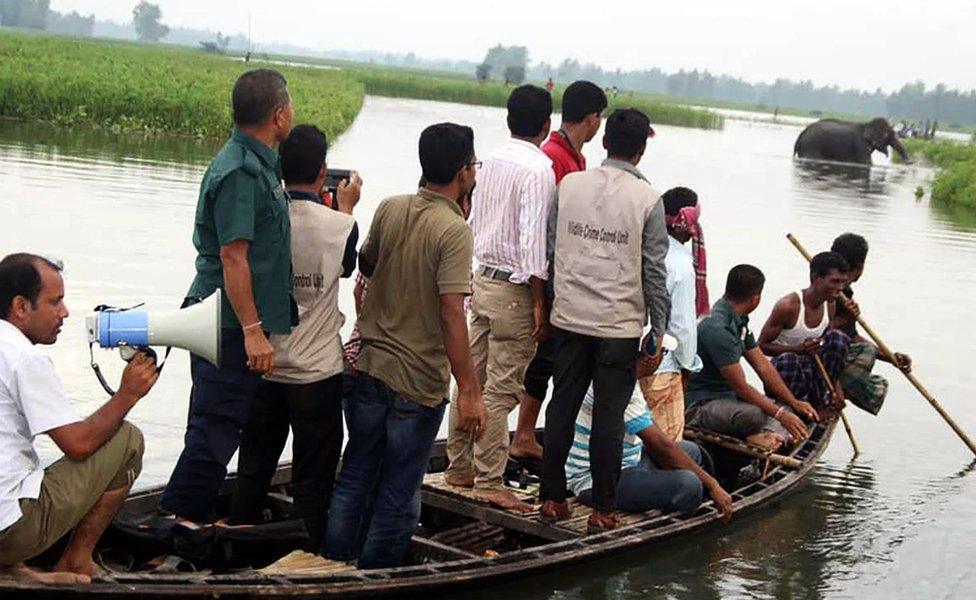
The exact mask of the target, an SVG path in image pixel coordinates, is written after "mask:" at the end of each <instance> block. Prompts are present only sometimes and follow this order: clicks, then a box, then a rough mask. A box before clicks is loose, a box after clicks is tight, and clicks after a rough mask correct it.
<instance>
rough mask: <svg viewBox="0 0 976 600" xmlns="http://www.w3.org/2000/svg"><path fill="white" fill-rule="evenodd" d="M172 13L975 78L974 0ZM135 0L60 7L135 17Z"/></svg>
mask: <svg viewBox="0 0 976 600" xmlns="http://www.w3.org/2000/svg"><path fill="white" fill-rule="evenodd" d="M157 3H158V4H159V5H160V6H161V8H162V10H163V21H164V22H165V23H168V24H171V25H182V26H187V27H201V28H211V29H214V30H218V29H219V30H221V31H224V32H225V33H226V32H234V31H241V32H246V30H247V14H248V11H250V12H251V15H252V38H253V40H254V41H255V43H261V42H272V41H286V42H293V43H296V44H300V45H303V46H308V47H311V48H319V49H337V48H341V49H349V50H380V51H392V52H402V53H405V52H414V53H416V54H417V55H418V56H422V57H430V58H435V57H436V58H455V59H469V60H479V59H480V58H481V57H482V56H484V52H485V50H486V49H487V48H488V47H489V46H491V45H494V44H495V43H499V42H500V43H503V44H522V45H526V46H528V47H529V53H530V57H531V60H533V61H539V60H546V61H549V62H552V63H555V62H558V61H560V60H561V59H563V58H564V57H575V58H577V59H579V60H580V61H581V62H595V63H597V64H599V65H601V66H604V67H620V68H623V69H632V68H648V67H655V66H657V67H661V68H663V69H665V70H677V69H678V68H681V67H684V68H696V67H697V68H707V69H709V70H710V71H712V72H714V73H728V74H732V75H738V76H742V77H745V78H747V79H749V80H752V81H757V80H764V81H770V80H772V79H774V78H776V77H788V78H791V79H812V80H813V81H814V82H815V83H817V84H825V83H836V84H838V85H841V86H844V87H847V86H853V87H858V88H864V89H872V90H873V89H874V88H875V87H878V86H881V87H882V88H884V89H886V90H890V89H893V88H897V87H900V86H901V84H903V83H905V82H907V81H912V80H915V79H921V80H923V81H925V82H926V83H927V84H929V85H930V86H931V85H934V84H935V83H938V82H945V83H947V84H949V86H950V87H964V88H967V89H968V88H976V69H974V68H973V60H974V58H976V2H974V1H973V0H894V1H893V0H845V1H839V0H814V1H810V0H778V1H774V0H672V1H670V2H661V1H655V0H643V1H640V0H616V1H611V2H608V1H600V0H597V1H592V0H591V1H588V2H581V1H577V0H562V1H559V2H555V1H549V0H545V1H533V0H488V1H484V0H481V1H478V0H467V1H466V0H453V1H448V0H412V1H410V0H408V1H401V2H397V1H395V0H390V1H386V2H379V1H377V0H350V1H346V2H342V1H336V0H323V1H317V2H316V1H309V0H274V1H271V2H269V1H264V2H251V1H248V0H243V1H234V0H157ZM135 4H136V1H135V0H53V1H52V2H51V8H52V9H55V10H60V11H66V10H67V11H71V10H78V11H79V12H82V13H86V14H87V13H95V15H96V16H97V17H99V18H109V19H113V20H116V21H128V20H130V19H131V11H132V7H133V6H134V5H135Z"/></svg>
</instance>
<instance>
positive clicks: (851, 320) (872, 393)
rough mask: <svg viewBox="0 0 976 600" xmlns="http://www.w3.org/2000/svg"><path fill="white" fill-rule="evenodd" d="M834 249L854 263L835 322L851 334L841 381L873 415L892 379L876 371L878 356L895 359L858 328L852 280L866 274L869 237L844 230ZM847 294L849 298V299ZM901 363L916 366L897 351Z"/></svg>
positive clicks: (851, 397) (853, 400) (899, 365)
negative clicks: (863, 334)
mask: <svg viewBox="0 0 976 600" xmlns="http://www.w3.org/2000/svg"><path fill="white" fill-rule="evenodd" d="M830 249H831V251H833V252H836V253H838V254H840V255H841V256H843V257H844V259H845V260H846V261H847V264H848V265H849V266H850V269H851V270H850V273H849V274H848V282H849V283H848V286H847V287H846V288H845V289H844V296H843V297H841V298H840V303H839V304H838V305H837V314H836V317H835V323H834V326H836V327H837V328H839V329H840V330H841V331H843V332H844V333H846V334H847V336H848V337H849V338H850V340H851V346H850V348H849V349H848V351H847V356H846V358H845V366H844V370H843V371H842V372H841V375H840V382H841V383H842V384H843V386H844V392H845V393H846V395H847V398H848V399H849V400H850V401H851V403H852V404H854V405H855V406H857V407H858V408H861V409H863V410H866V411H867V412H869V413H871V414H872V415H876V414H878V412H879V411H880V410H881V406H882V405H883V404H884V401H885V396H887V395H888V380H887V379H885V378H884V377H882V376H881V375H877V374H874V373H872V372H871V371H873V370H874V364H875V362H876V361H877V360H879V359H880V360H883V361H885V362H891V361H890V359H889V358H888V357H887V356H886V355H884V354H879V353H878V347H877V346H875V345H874V344H872V343H871V342H870V341H869V340H867V339H865V338H864V337H863V336H862V335H861V334H860V332H859V331H858V330H857V317H858V315H860V314H861V309H860V308H859V307H858V305H857V303H856V302H854V300H852V299H851V298H853V296H854V290H853V289H851V286H850V283H855V282H856V281H858V280H860V279H861V275H863V274H864V263H865V261H866V260H867V257H868V241H867V240H866V239H864V238H863V237H862V236H859V235H857V234H856V233H844V234H842V235H839V236H837V239H835V240H834V243H833V245H832V246H831V247H830ZM845 298H846V299H845ZM895 358H896V359H897V361H898V363H897V364H896V365H895V366H896V367H897V368H899V369H901V370H903V371H911V370H912V359H911V357H909V356H908V355H907V354H902V353H900V352H896V353H895Z"/></svg>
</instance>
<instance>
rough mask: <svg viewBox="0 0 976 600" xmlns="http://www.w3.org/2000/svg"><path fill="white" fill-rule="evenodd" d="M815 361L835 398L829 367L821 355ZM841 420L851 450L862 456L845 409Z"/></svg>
mask: <svg viewBox="0 0 976 600" xmlns="http://www.w3.org/2000/svg"><path fill="white" fill-rule="evenodd" d="M801 316H802V314H801ZM813 361H814V362H815V363H817V368H818V369H820V375H821V376H822V377H823V380H824V382H825V383H826V384H827V390H828V391H829V392H830V395H831V396H833V395H834V382H833V381H831V380H830V375H828V374H827V367H825V366H824V364H823V361H822V360H821V359H820V355H819V354H814V355H813ZM840 420H841V422H842V423H843V424H844V431H846V432H847V439H849V440H851V448H853V449H854V458H857V457H858V455H859V454H861V449H860V448H858V447H857V440H855V439H854V430H853V429H851V424H850V423H849V422H848V421H847V415H846V414H844V409H841V411H840Z"/></svg>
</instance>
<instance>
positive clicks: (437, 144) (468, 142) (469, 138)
mask: <svg viewBox="0 0 976 600" xmlns="http://www.w3.org/2000/svg"><path fill="white" fill-rule="evenodd" d="M419 151H420V168H421V169H422V170H423V174H424V178H425V179H426V180H427V181H428V182H429V183H433V184H435V185H445V184H448V183H450V182H451V180H452V179H454V176H455V175H456V174H457V172H458V171H460V170H461V169H463V168H464V167H465V166H466V165H467V164H468V163H469V162H471V160H472V159H474V130H472V129H471V128H470V127H467V126H465V125H458V124H456V123H437V124H436V125H431V126H430V127H428V128H427V129H424V130H423V132H422V133H421V134H420V143H419Z"/></svg>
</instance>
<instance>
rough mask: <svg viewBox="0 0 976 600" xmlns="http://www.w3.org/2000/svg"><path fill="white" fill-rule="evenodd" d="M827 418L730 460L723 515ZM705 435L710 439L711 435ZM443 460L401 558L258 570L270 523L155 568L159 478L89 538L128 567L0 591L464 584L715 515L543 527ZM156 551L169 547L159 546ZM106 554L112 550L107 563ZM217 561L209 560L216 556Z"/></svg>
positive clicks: (395, 591)
mask: <svg viewBox="0 0 976 600" xmlns="http://www.w3.org/2000/svg"><path fill="white" fill-rule="evenodd" d="M836 421H837V417H836V415H831V416H829V417H828V418H826V419H825V420H824V422H822V423H820V424H816V425H814V426H812V427H811V432H810V437H809V438H808V439H807V440H806V441H805V442H804V443H802V444H800V445H798V446H797V447H796V448H794V449H793V450H792V451H791V452H790V454H789V455H788V456H785V457H778V458H776V459H774V460H769V459H768V458H767V459H766V460H763V459H758V460H757V459H755V458H750V459H744V460H742V461H739V463H738V464H740V465H741V464H744V463H745V462H748V460H752V461H754V464H755V463H758V467H759V468H760V472H761V476H759V477H758V479H754V480H753V481H752V482H750V483H746V484H744V485H741V486H739V487H737V488H730V487H729V486H728V485H726V489H729V490H730V491H731V493H732V497H733V500H734V508H735V515H736V516H737V515H740V514H742V513H744V512H746V511H748V510H750V509H753V508H756V507H758V506H761V505H763V504H766V503H769V502H771V501H773V500H775V499H777V498H779V497H781V496H782V495H783V494H785V493H786V492H788V491H789V490H790V489H791V488H793V487H794V486H796V485H797V484H798V483H800V482H801V481H802V480H803V479H804V477H805V476H806V475H807V474H808V473H809V472H810V470H811V469H812V468H813V467H814V465H815V464H816V462H817V460H818V458H819V457H820V455H821V454H822V452H823V451H824V449H825V448H826V447H827V445H828V443H829V441H830V438H831V436H832V434H833V431H834V428H835V425H836ZM688 433H689V437H693V436H695V435H696V434H695V432H691V431H689V432H688ZM716 442H717V443H718V444H722V445H716ZM703 445H704V447H706V448H707V449H708V450H709V452H710V453H711V454H712V455H713V456H715V457H716V458H717V459H726V460H728V459H733V456H734V455H735V454H737V453H732V452H730V451H729V450H728V446H731V445H732V444H731V443H729V442H728V441H727V440H726V441H723V440H716V439H714V438H712V439H710V440H709V441H707V442H705V443H704V444H703ZM740 446H741V444H740ZM740 450H741V448H740ZM753 452H754V451H753ZM739 456H741V454H740V455H739ZM717 462H722V460H718V461H717ZM733 462H735V460H734V459H733ZM446 463H447V460H446V453H445V447H444V443H443V442H439V443H438V444H437V446H436V447H435V451H434V452H433V453H432V456H431V459H430V462H429V471H428V475H427V476H426V478H425V482H424V486H423V489H422V492H421V495H422V503H423V508H422V514H421V524H420V527H419V528H418V530H417V533H416V535H415V536H414V538H413V542H412V545H411V549H410V552H409V559H408V564H407V565H406V566H402V567H398V568H393V569H376V570H357V569H355V568H353V567H350V566H348V565H341V564H339V563H331V561H329V563H331V564H329V563H326V561H324V559H315V560H319V564H313V565H311V566H309V565H304V566H296V567H294V568H292V569H289V568H287V567H282V568H277V567H274V566H272V568H270V569H262V568H261V567H265V566H266V565H268V563H270V562H272V561H274V560H277V558H280V557H281V556H282V555H283V554H284V553H285V552H287V548H285V549H282V548H281V545H282V540H283V539H285V540H286V542H287V539H286V538H287V535H288V534H287V533H282V532H284V531H285V530H278V533H273V532H272V533H266V535H265V537H264V538H263V539H262V538H261V537H260V536H258V537H257V538H256V539H253V540H251V541H249V542H248V541H246V540H245V541H240V540H238V541H236V542H234V541H227V540H224V541H223V542H217V543H216V546H217V548H216V553H217V554H220V553H221V552H224V551H226V550H227V549H228V548H230V547H231V546H234V545H235V544H236V545H237V547H236V549H234V550H235V551H236V552H237V556H236V557H234V558H233V559H232V560H229V561H228V560H227V558H228V557H227V556H224V557H223V558H224V559H225V560H224V562H223V563H222V564H223V567H222V568H221V567H217V568H214V567H213V564H214V560H215V559H214V557H213V556H211V557H209V558H207V559H206V561H207V564H208V565H209V568H207V569H205V570H198V571H194V569H197V568H199V567H200V565H199V564H197V563H195V561H194V560H183V559H177V558H176V557H174V556H171V557H170V558H169V559H168V560H167V561H164V562H163V563H162V565H163V566H166V567H168V570H169V571H170V572H168V573H167V572H164V571H165V570H166V569H163V568H160V566H158V565H159V560H156V561H148V563H147V562H143V558H145V557H146V556H149V555H151V554H152V553H153V552H156V551H157V550H158V546H159V545H160V544H162V545H164V546H165V545H166V544H169V543H170V542H169V541H165V540H164V541H159V540H154V539H153V535H154V532H153V531H152V529H151V528H148V529H145V535H144V536H142V537H141V538H140V537H139V535H138V532H139V531H141V529H140V527H141V526H140V525H139V523H140V522H145V523H148V522H150V521H151V520H152V518H153V515H154V514H155V512H156V504H157V501H158V498H159V496H160V494H161V492H162V488H161V487H155V488H151V489H147V490H144V491H141V492H136V493H134V494H132V496H130V498H129V499H128V500H127V502H126V504H125V506H124V508H123V510H122V512H121V513H120V515H119V518H118V519H116V523H115V524H113V528H111V529H110V530H109V532H108V534H107V535H106V536H105V537H104V538H103V540H102V542H100V545H99V548H98V551H97V556H99V557H101V559H102V561H103V564H106V565H111V564H114V563H118V562H122V563H126V561H125V560H119V559H118V556H120V555H121V556H126V555H128V556H131V557H134V558H133V560H131V561H129V562H131V565H128V564H127V565H125V567H128V568H124V567H123V568H118V569H116V570H113V572H112V578H113V580H111V581H105V582H95V583H92V584H89V585H84V586H73V587H57V588H55V587H38V586H36V585H31V584H27V583H22V582H17V581H12V580H0V595H6V596H16V597H25V595H26V594H30V597H31V598H40V597H68V596H71V597H78V596H98V597H103V596H114V597H131V596H138V597H146V598H171V597H196V598H218V597H219V598H239V597H254V596H258V595H261V596H264V595H269V596H284V597H298V596H303V597H327V598H334V597H344V598H353V597H356V598H359V597H377V596H390V597H392V596H396V597H400V596H404V595H408V594H417V593H421V592H431V591H434V590H437V591H442V590H445V589H451V590H456V589H458V588H463V587H469V586H474V585H477V586H479V587H484V586H485V585H489V584H491V583H492V582H501V581H505V582H511V581H512V580H513V579H514V578H517V577H519V576H523V575H526V574H529V573H536V572H540V571H544V570H549V569H555V568H560V567H565V566H567V565H570V564H574V563H581V562H585V561H590V560H594V559H597V558H600V557H604V556H607V555H610V554H613V553H619V552H623V551H626V550H630V549H633V548H635V547H638V546H642V545H647V544H653V543H655V542H658V541H661V540H664V539H667V538H672V537H675V536H679V535H687V534H691V533H693V532H698V531H702V530H705V529H707V528H712V527H721V526H722V525H723V523H722V522H721V520H720V516H719V513H718V511H716V509H715V508H714V507H713V506H712V503H711V502H710V501H706V502H705V503H703V504H702V506H701V507H700V508H699V509H698V510H697V511H696V512H695V513H694V514H691V515H677V514H663V513H661V512H660V511H650V512H647V513H640V514H622V515H621V523H622V526H621V527H620V528H618V529H616V530H613V531H608V532H604V533H600V534H597V535H587V534H586V520H587V517H588V515H589V513H590V510H589V509H588V508H587V507H585V506H583V505H581V504H579V503H572V501H571V506H572V508H573V517H572V518H571V519H570V520H568V521H563V522H560V523H557V524H556V525H547V524H545V523H543V522H542V521H540V519H539V517H538V514H537V513H536V512H532V513H527V514H522V513H515V512H508V511H505V510H501V509H498V508H495V507H493V506H491V505H488V504H486V503H484V502H481V501H479V500H477V499H475V498H474V497H473V496H472V494H471V492H470V490H467V489H463V488H455V487H452V486H450V485H448V484H446V483H445V482H444V479H443V471H444V469H445V467H446ZM515 473H516V475H517V477H516V479H520V480H521V482H522V483H523V484H524V485H525V489H518V487H517V486H518V482H515V487H513V491H515V492H516V494H517V495H520V496H523V497H525V498H529V497H530V496H532V495H534V494H533V492H534V487H535V484H534V483H532V482H531V477H528V476H526V473H525V471H524V470H519V471H516V472H515ZM509 475H512V473H509ZM290 479H291V468H290V466H288V465H284V466H282V467H281V468H280V469H279V470H278V472H277V474H276V475H275V478H274V481H273V485H272V491H271V493H270V494H269V496H268V501H269V503H268V506H269V511H270V512H271V513H274V514H276V515H278V516H279V517H286V516H287V512H288V507H289V506H290V501H291V499H290V496H289V495H288V490H289V481H290ZM526 480H528V482H527V483H526ZM232 488H233V477H229V478H228V481H227V482H226V483H225V486H224V489H223V491H222V497H223V498H224V499H225V500H226V499H227V497H228V496H229V494H230V492H231V490H232ZM733 518H735V516H734V517H733ZM279 523H280V521H279ZM285 529H287V528H285ZM245 531H246V530H245ZM133 532H135V533H136V535H133ZM154 544H155V545H156V546H157V547H154ZM286 545H287V543H286ZM167 549H168V550H169V551H170V553H172V548H171V547H168V548H167ZM211 550H214V549H213V548H212V549H211ZM224 553H225V554H226V552H224ZM113 556H115V557H116V559H115V560H114V562H113V559H112V557H113ZM138 557H142V558H138ZM242 560H243V561H244V562H247V561H248V560H250V561H252V562H253V563H254V564H253V565H252V566H251V567H244V568H242V567H240V566H239V565H237V566H235V565H234V564H233V562H234V561H238V562H240V561H242ZM282 562H287V561H282ZM217 563H220V561H219V560H217ZM313 563H314V561H313ZM322 563H326V564H322ZM153 565H157V566H156V567H155V569H154V570H153V569H151V568H150V567H152V566H153ZM184 571H185V572H184Z"/></svg>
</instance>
